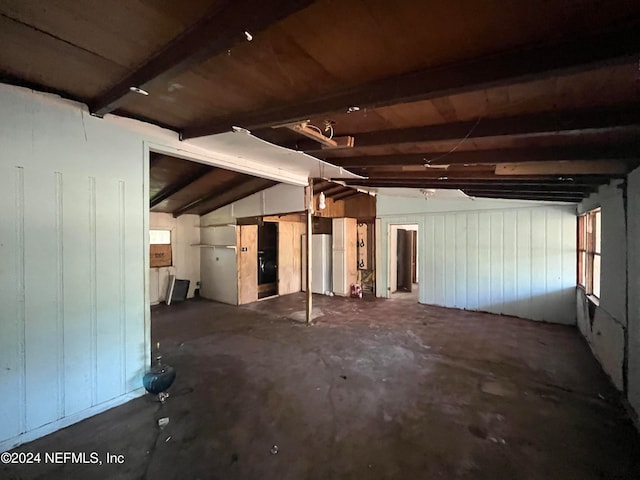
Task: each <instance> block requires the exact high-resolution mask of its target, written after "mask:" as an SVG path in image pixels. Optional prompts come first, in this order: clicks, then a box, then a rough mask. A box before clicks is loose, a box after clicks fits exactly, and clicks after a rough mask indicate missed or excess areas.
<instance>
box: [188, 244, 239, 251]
mask: <svg viewBox="0 0 640 480" xmlns="http://www.w3.org/2000/svg"><path fill="white" fill-rule="evenodd" d="M191 246H192V247H203V248H233V249H234V250H235V249H236V246H235V245H213V244H211V243H192V244H191Z"/></svg>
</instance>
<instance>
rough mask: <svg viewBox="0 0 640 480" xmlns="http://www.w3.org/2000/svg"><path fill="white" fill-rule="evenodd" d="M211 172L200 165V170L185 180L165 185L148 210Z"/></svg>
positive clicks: (150, 203) (209, 168)
mask: <svg viewBox="0 0 640 480" xmlns="http://www.w3.org/2000/svg"><path fill="white" fill-rule="evenodd" d="M153 159H155V157H153ZM211 170H212V167H210V166H208V165H202V166H201V168H198V169H197V170H196V171H195V172H193V173H192V174H191V175H189V176H188V177H187V178H184V179H182V180H180V181H177V182H175V183H172V184H171V185H167V186H166V187H165V188H163V189H162V190H161V191H160V192H158V193H157V194H156V195H155V196H154V197H153V198H152V199H151V200H150V202H149V208H153V207H155V206H156V205H158V204H159V203H160V202H163V201H164V200H166V199H167V198H169V197H170V196H172V195H173V194H175V193H178V192H179V191H180V190H182V189H183V188H187V187H188V186H189V185H191V184H192V183H193V182H195V181H196V180H198V179H199V178H202V177H203V176H204V175H206V174H207V173H208V172H209V171H211Z"/></svg>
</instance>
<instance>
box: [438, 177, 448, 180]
mask: <svg viewBox="0 0 640 480" xmlns="http://www.w3.org/2000/svg"><path fill="white" fill-rule="evenodd" d="M448 179H449V177H438V180H448Z"/></svg>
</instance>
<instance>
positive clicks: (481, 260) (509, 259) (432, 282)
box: [420, 208, 576, 323]
mask: <svg viewBox="0 0 640 480" xmlns="http://www.w3.org/2000/svg"><path fill="white" fill-rule="evenodd" d="M575 228H576V227H575V214H574V213H572V211H571V210H570V209H561V208H535V209H521V210H506V211H492V212H466V213H450V214H443V215H428V216H426V217H425V218H424V229H423V232H422V233H421V234H420V237H421V239H422V241H423V245H424V248H422V249H421V254H422V263H421V270H422V272H423V274H424V276H423V277H422V278H423V281H422V282H421V283H420V298H421V301H423V302H424V303H429V304H434V305H442V306H446V307H455V308H467V309H472V310H482V311H489V312H494V313H504V314H508V315H516V316H520V317H524V318H531V319H535V320H547V321H553V322H559V323H575V313H574V312H575V307H574V306H573V304H574V292H575V272H576V262H575V231H576V230H575Z"/></svg>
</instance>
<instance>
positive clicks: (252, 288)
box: [238, 225, 258, 305]
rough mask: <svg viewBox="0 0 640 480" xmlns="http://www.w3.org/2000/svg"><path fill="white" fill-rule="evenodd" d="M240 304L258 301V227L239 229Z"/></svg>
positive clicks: (242, 227) (245, 226)
mask: <svg viewBox="0 0 640 480" xmlns="http://www.w3.org/2000/svg"><path fill="white" fill-rule="evenodd" d="M239 231H240V233H239V236H240V238H239V241H238V303H239V304H240V305H242V304H245V303H251V302H255V301H256V300H258V226H257V225H242V226H241V227H239Z"/></svg>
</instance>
